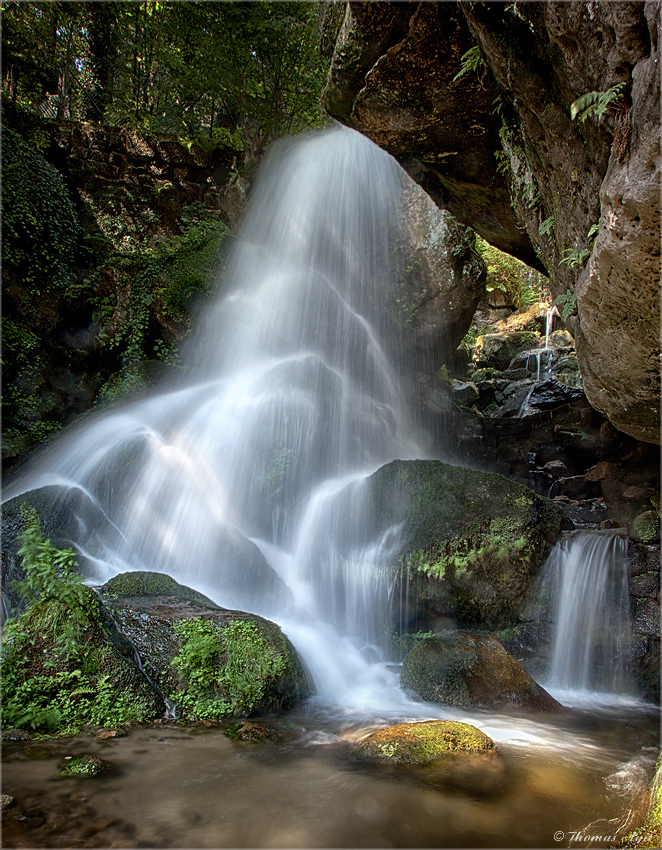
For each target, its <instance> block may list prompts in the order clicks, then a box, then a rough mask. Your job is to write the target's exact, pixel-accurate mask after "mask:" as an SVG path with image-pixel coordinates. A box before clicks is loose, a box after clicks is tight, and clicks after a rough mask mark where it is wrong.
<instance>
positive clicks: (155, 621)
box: [100, 573, 311, 720]
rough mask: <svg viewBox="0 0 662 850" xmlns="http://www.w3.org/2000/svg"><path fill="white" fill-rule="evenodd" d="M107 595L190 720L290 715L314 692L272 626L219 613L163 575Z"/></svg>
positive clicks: (112, 587)
mask: <svg viewBox="0 0 662 850" xmlns="http://www.w3.org/2000/svg"><path fill="white" fill-rule="evenodd" d="M122 589H124V590H127V591H130V593H127V594H126V595H122V594H121V593H120V591H121V590H122ZM100 593H101V595H102V597H103V599H104V601H105V603H106V605H107V607H108V608H109V610H110V611H111V612H112V615H113V618H114V620H115V622H116V623H117V625H118V627H119V628H120V629H121V631H122V633H123V634H124V635H126V636H127V637H128V638H129V639H130V640H131V642H132V644H133V645H134V646H135V647H136V649H137V651H138V653H139V654H140V657H141V659H142V663H143V666H144V668H145V670H146V672H147V674H148V675H149V676H150V678H151V679H153V681H154V682H155V683H156V684H157V685H158V686H159V688H161V690H162V691H163V693H164V694H165V695H166V696H167V697H168V698H169V699H171V700H172V701H173V702H175V703H176V704H177V705H178V706H180V707H181V708H182V710H183V712H184V714H185V715H186V716H190V717H197V718H200V719H204V720H220V719H221V718H223V717H226V716H231V715H233V716H247V715H254V714H264V713H268V712H277V711H283V710H287V709H290V708H292V707H293V706H294V705H296V704H297V703H298V702H299V701H301V700H302V699H303V698H305V697H306V696H308V695H309V694H310V693H311V686H310V682H309V678H308V675H307V673H306V671H305V668H304V667H303V664H302V662H301V660H300V658H299V656H298V654H297V652H296V650H295V649H294V647H293V646H292V644H291V642H290V641H289V639H288V638H287V637H286V636H285V635H284V634H283V632H282V631H281V629H280V627H279V626H277V625H276V624H275V623H272V622H271V621H269V620H265V619H264V618H262V617H258V616H257V615H255V614H248V613H244V612H241V611H229V610H226V609H223V608H219V607H218V606H216V605H214V603H213V602H211V601H210V600H209V599H207V598H206V597H204V596H202V594H197V592H196V591H193V590H191V589H190V588H187V587H185V586H183V585H179V584H178V583H177V582H175V581H174V580H173V579H170V577H169V576H164V575H161V574H152V573H127V574H125V575H123V576H117V577H116V578H114V579H111V580H110V581H109V582H108V583H107V584H105V585H104V586H103V587H102V588H101V589H100Z"/></svg>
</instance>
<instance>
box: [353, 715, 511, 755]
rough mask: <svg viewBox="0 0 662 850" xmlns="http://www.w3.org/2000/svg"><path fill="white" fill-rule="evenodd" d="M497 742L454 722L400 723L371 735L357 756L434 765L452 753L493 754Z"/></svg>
mask: <svg viewBox="0 0 662 850" xmlns="http://www.w3.org/2000/svg"><path fill="white" fill-rule="evenodd" d="M494 748H495V744H494V741H493V740H492V739H491V738H489V737H488V736H487V735H486V734H485V733H484V732H481V731H480V729H477V728H476V727H475V726H471V725H470V724H468V723H459V722H457V721H454V720H425V721H422V722H420V723H400V724H399V725H397V726H387V727H386V728H384V729H377V731H375V732H371V733H370V735H368V736H367V737H365V738H364V739H363V740H362V741H360V742H359V744H358V746H357V748H356V750H355V751H354V754H355V755H356V756H358V757H360V758H364V759H374V760H376V761H383V762H389V763H391V764H420V765H425V764H430V763H431V762H433V761H435V760H436V759H439V758H443V757H444V756H446V755H448V754H449V753H456V752H474V753H475V752H483V751H485V750H493V749H494Z"/></svg>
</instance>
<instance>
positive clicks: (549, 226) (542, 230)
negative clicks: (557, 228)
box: [538, 216, 554, 236]
mask: <svg viewBox="0 0 662 850" xmlns="http://www.w3.org/2000/svg"><path fill="white" fill-rule="evenodd" d="M553 230H554V216H550V217H549V218H546V219H545V220H544V221H543V222H541V223H540V226H539V227H538V233H539V234H540V235H541V236H549V234H550V233H551V232H552V231H553Z"/></svg>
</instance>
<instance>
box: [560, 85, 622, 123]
mask: <svg viewBox="0 0 662 850" xmlns="http://www.w3.org/2000/svg"><path fill="white" fill-rule="evenodd" d="M623 88H625V83H616V85H615V86H612V87H611V88H610V89H607V91H589V92H587V93H586V94H583V95H582V96H581V97H578V98H577V100H575V101H574V102H573V104H572V106H571V107H570V117H571V118H572V120H573V121H581V122H582V123H584V121H586V119H587V118H590V117H591V116H593V115H594V116H595V117H596V118H598V119H600V118H602V116H603V115H604V114H605V112H606V111H607V110H608V109H609V107H610V106H613V105H614V104H615V103H616V102H617V101H618V98H619V97H620V94H621V90H622V89H623Z"/></svg>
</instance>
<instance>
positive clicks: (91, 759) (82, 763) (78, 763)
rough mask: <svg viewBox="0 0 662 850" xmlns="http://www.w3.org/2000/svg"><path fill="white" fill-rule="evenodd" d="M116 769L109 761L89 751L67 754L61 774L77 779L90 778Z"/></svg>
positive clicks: (61, 767)
mask: <svg viewBox="0 0 662 850" xmlns="http://www.w3.org/2000/svg"><path fill="white" fill-rule="evenodd" d="M113 769H114V765H112V764H111V763H110V762H108V761H104V760H103V759H100V758H99V756H93V755H90V754H89V753H81V754H80V755H77V756H67V757H65V759H64V761H63V762H62V764H61V766H60V771H59V773H60V776H62V777H73V778H75V779H90V778H91V777H92V776H99V774H101V773H108V772H109V771H111V770H113Z"/></svg>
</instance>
